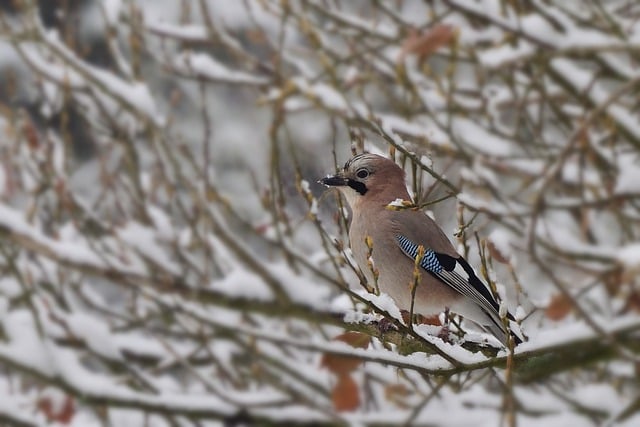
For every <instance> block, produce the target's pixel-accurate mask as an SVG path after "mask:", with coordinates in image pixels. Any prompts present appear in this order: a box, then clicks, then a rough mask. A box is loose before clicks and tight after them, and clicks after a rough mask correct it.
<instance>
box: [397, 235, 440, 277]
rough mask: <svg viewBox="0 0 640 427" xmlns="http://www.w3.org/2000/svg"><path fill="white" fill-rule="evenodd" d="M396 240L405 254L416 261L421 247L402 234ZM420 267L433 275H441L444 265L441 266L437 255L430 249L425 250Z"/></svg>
mask: <svg viewBox="0 0 640 427" xmlns="http://www.w3.org/2000/svg"><path fill="white" fill-rule="evenodd" d="M396 240H397V241H398V245H400V249H402V252H404V253H405V255H407V256H408V257H409V258H411V259H414V260H415V259H416V257H417V256H418V247H419V246H418V245H416V244H415V243H413V242H412V241H411V240H409V239H408V238H406V237H405V236H403V235H402V234H396ZM420 267H422V268H424V269H425V270H427V271H430V272H432V273H440V272H441V271H442V265H441V264H440V261H438V257H437V256H436V253H435V252H434V251H433V249H430V248H425V251H424V256H423V257H422V259H421V260H420Z"/></svg>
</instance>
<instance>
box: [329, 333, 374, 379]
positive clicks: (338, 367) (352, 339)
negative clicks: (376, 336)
mask: <svg viewBox="0 0 640 427" xmlns="http://www.w3.org/2000/svg"><path fill="white" fill-rule="evenodd" d="M334 340H335V341H342V342H345V343H347V344H349V345H350V346H351V347H354V348H367V347H368V346H369V340H370V338H369V336H368V335H366V334H362V333H360V332H345V333H343V334H340V335H338V336H337V337H335V338H334ZM361 364H362V360H360V359H358V358H357V357H353V356H341V355H336V354H330V353H325V354H323V355H322V359H321V360H320V366H322V367H323V368H327V369H328V370H329V371H331V372H332V373H334V374H336V375H338V376H343V375H347V374H349V373H350V372H352V371H354V370H355V369H357V368H358V366H360V365H361Z"/></svg>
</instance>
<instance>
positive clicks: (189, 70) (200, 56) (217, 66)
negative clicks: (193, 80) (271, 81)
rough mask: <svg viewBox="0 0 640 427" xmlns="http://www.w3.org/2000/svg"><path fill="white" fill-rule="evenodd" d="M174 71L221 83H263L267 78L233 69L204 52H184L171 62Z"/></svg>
mask: <svg viewBox="0 0 640 427" xmlns="http://www.w3.org/2000/svg"><path fill="white" fill-rule="evenodd" d="M173 67H174V68H175V69H176V71H178V72H180V73H183V74H186V75H192V76H194V77H198V78H204V79H209V80H213V81H217V82H221V83H231V84H247V85H257V86H260V85H264V84H266V83H268V80H267V79H266V78H264V77H260V76H257V75H253V74H250V73H246V72H242V71H238V70H233V69H231V68H229V67H227V66H226V65H225V64H223V63H222V62H220V61H218V60H217V59H215V58H213V57H212V56H211V55H208V54H206V53H193V52H189V53H184V54H180V55H177V56H176V57H175V59H174V62H173Z"/></svg>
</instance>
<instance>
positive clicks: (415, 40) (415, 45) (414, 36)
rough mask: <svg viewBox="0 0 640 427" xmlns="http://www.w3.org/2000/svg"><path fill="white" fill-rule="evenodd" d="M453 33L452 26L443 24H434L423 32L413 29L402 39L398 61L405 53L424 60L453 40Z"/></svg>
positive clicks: (454, 32)
mask: <svg viewBox="0 0 640 427" xmlns="http://www.w3.org/2000/svg"><path fill="white" fill-rule="evenodd" d="M455 34H456V31H455V28H454V27H452V26H450V25H444V24H439V25H436V26H434V27H432V28H431V29H429V30H428V31H426V32H423V33H418V32H417V31H415V30H414V31H412V32H410V33H409V36H408V37H407V38H406V39H404V42H403V43H402V49H401V51H400V56H399V57H398V62H401V61H402V60H403V59H404V58H405V57H406V56H407V55H416V56H418V57H419V58H420V60H424V59H425V58H426V57H428V56H429V55H431V54H432V53H433V52H435V51H436V50H438V49H439V48H440V47H442V46H444V45H446V44H448V43H449V42H450V41H451V40H453V37H454V36H455Z"/></svg>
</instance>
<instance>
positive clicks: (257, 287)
mask: <svg viewBox="0 0 640 427" xmlns="http://www.w3.org/2000/svg"><path fill="white" fill-rule="evenodd" d="M209 287H210V288H211V289H212V290H214V291H218V292H220V293H222V294H225V295H229V296H231V297H242V298H247V299H255V300H259V301H268V300H271V299H272V298H273V293H272V292H271V289H270V288H269V286H267V285H266V284H265V283H264V280H262V279H261V278H260V277H259V276H257V275H255V274H253V273H251V272H248V271H246V270H243V269H239V268H238V269H234V270H232V271H230V272H228V273H227V274H226V275H225V276H224V277H223V278H221V279H217V280H214V281H212V282H211V283H210V284H209Z"/></svg>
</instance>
